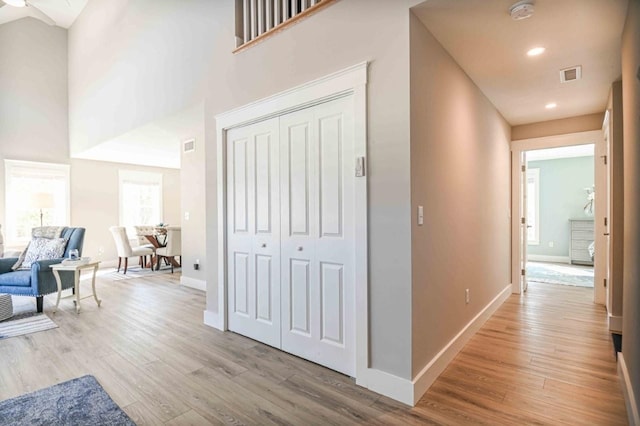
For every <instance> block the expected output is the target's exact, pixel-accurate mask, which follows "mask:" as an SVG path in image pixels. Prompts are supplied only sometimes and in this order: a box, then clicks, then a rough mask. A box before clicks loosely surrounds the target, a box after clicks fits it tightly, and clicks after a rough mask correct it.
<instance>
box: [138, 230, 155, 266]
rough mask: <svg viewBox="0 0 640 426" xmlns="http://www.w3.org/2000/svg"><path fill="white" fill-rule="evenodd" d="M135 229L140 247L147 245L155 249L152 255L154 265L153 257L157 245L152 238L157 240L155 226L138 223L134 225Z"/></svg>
mask: <svg viewBox="0 0 640 426" xmlns="http://www.w3.org/2000/svg"><path fill="white" fill-rule="evenodd" d="M133 229H134V230H135V231H136V238H137V239H138V247H146V248H150V249H151V250H153V255H152V257H151V265H152V266H153V257H154V256H155V254H156V246H155V245H154V244H153V241H152V239H153V240H154V241H155V227H154V226H149V225H138V226H134V227H133ZM147 237H151V238H147Z"/></svg>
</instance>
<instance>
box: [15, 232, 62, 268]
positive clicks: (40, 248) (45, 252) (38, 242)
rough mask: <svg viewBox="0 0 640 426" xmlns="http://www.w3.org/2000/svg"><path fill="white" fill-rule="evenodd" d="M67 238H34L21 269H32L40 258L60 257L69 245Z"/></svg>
mask: <svg viewBox="0 0 640 426" xmlns="http://www.w3.org/2000/svg"><path fill="white" fill-rule="evenodd" d="M67 241H68V240H67V239H66V238H33V239H32V240H31V243H30V244H29V248H28V250H27V254H26V255H25V257H24V261H23V262H22V265H21V266H20V269H30V268H31V264H32V263H33V262H36V261H38V260H49V259H60V258H62V256H64V250H65V248H66V247H67Z"/></svg>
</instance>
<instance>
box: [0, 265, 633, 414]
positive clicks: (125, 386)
mask: <svg viewBox="0 0 640 426" xmlns="http://www.w3.org/2000/svg"><path fill="white" fill-rule="evenodd" d="M127 275H130V274H127ZM133 275H136V274H135V273H132V274H131V277H128V278H126V279H118V280H113V277H118V278H122V276H121V275H119V276H118V275H115V274H106V275H104V276H102V277H101V278H100V279H99V283H98V292H99V296H100V297H101V298H102V299H103V302H102V307H101V308H99V309H98V308H97V307H96V306H95V303H93V301H92V300H91V299H87V300H84V301H83V305H82V306H83V311H82V313H81V314H80V315H79V316H77V315H76V314H75V312H74V310H73V304H72V302H71V301H70V300H66V301H63V303H62V309H61V310H60V311H59V312H58V313H56V314H52V312H51V304H52V301H54V298H53V297H49V298H46V299H45V312H47V313H48V314H49V315H50V316H51V317H52V318H53V319H54V320H55V322H56V323H57V324H58V325H59V326H60V327H59V328H57V329H54V330H49V331H45V332H40V333H34V334H31V335H27V336H21V337H16V338H11V339H5V340H0V400H3V399H6V398H11V397H14V396H17V395H21V394H23V393H26V392H30V391H34V390H37V389H40V388H44V387H47V386H50V385H53V384H56V383H59V382H62V381H65V380H69V379H72V378H74V377H79V376H81V375H84V374H92V375H94V376H95V377H96V378H97V379H98V381H99V382H100V383H101V384H102V385H103V387H104V388H105V389H106V391H107V392H108V393H109V394H110V395H111V396H112V398H113V399H114V400H115V402H116V403H117V404H118V405H120V406H121V407H122V408H123V409H124V410H125V411H126V412H127V413H128V414H129V415H130V416H131V417H132V418H133V420H134V421H135V422H136V423H138V424H139V425H144V424H151V425H156V424H167V425H205V424H229V423H230V424H234V425H240V424H247V425H250V424H259V425H270V424H278V425H281V424H297V425H329V424H367V425H369V424H377V425H383V424H397V425H405V424H449V425H461V424H487V425H501V424H505V425H521V424H549V425H558V424H589V425H618V424H620V425H623V424H626V414H625V409H624V402H623V399H622V395H621V391H620V384H619V381H618V377H617V375H616V364H615V358H614V356H613V352H612V348H611V344H610V341H609V336H608V333H607V330H606V325H605V314H604V311H603V309H601V308H599V307H596V306H594V305H593V304H592V303H591V302H590V298H591V294H592V290H589V289H584V288H572V287H566V286H553V285H540V284H534V285H531V286H530V289H529V292H528V293H527V294H526V295H525V296H523V297H520V296H512V297H511V298H510V299H508V300H507V302H505V304H504V305H503V306H502V307H501V308H500V309H499V311H498V312H497V313H496V314H495V315H494V316H493V317H492V318H491V319H490V320H489V321H488V322H487V323H486V325H485V326H484V327H483V328H482V329H481V330H480V332H479V333H478V334H477V335H476V336H475V337H474V338H473V339H472V340H471V341H470V342H469V344H468V345H467V346H466V347H465V348H464V350H463V351H462V352H461V353H460V354H459V356H458V357H457V358H456V359H455V360H454V361H453V362H452V363H451V365H450V366H449V367H448V368H447V370H446V371H445V372H444V373H443V374H442V375H441V376H440V378H439V379H438V380H437V381H436V382H435V384H434V385H433V386H432V387H431V389H430V390H429V391H428V392H427V394H426V395H425V396H424V397H423V398H422V400H421V401H420V403H419V404H418V405H417V406H416V407H414V408H409V407H406V406H403V405H401V404H398V403H395V402H394V401H392V400H390V399H388V398H385V397H381V396H379V395H377V394H375V393H372V392H369V391H367V390H366V389H363V388H360V387H358V386H355V385H354V384H353V382H352V380H351V379H349V378H347V377H345V376H342V375H340V374H338V373H335V372H332V371H330V370H327V369H325V368H322V367H320V366H317V365H315V364H312V363H309V362H306V361H303V360H301V359H298V358H296V357H294V356H290V355H287V354H285V353H282V352H280V351H277V350H275V349H272V348H270V347H267V346H264V345H262V344H260V343H257V342H255V341H252V340H250V339H247V338H244V337H242V336H238V335H235V334H233V333H221V332H219V331H217V330H214V329H212V328H210V327H207V326H204V325H203V324H202V315H203V313H202V312H203V310H204V306H205V300H204V296H203V294H202V293H200V292H198V291H196V290H191V289H187V288H182V287H179V286H178V285H177V283H178V278H179V275H178V274H174V275H171V274H156V273H154V274H151V273H148V274H144V273H141V274H137V275H138V277H133ZM140 275H143V277H140ZM85 285H86V284H85ZM87 294H88V293H87ZM0 419H1V413H0ZM0 423H1V421H0Z"/></svg>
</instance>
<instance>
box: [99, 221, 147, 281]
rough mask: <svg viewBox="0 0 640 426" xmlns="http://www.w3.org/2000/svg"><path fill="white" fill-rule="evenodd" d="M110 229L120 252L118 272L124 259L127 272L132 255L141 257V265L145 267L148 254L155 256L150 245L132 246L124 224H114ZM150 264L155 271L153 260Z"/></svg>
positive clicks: (125, 271)
mask: <svg viewBox="0 0 640 426" xmlns="http://www.w3.org/2000/svg"><path fill="white" fill-rule="evenodd" d="M109 231H111V235H113V240H114V241H115V243H116V250H117V252H118V272H120V266H121V264H122V259H124V273H125V274H126V273H127V266H128V263H129V258H130V257H140V261H141V265H142V267H144V265H146V263H147V256H153V250H152V249H150V248H148V247H140V246H139V247H131V243H129V237H127V229H126V228H125V227H124V226H112V227H111V228H109ZM149 264H150V265H151V270H152V271H153V261H150V262H149Z"/></svg>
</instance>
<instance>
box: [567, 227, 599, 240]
mask: <svg viewBox="0 0 640 426" xmlns="http://www.w3.org/2000/svg"><path fill="white" fill-rule="evenodd" d="M565 229H566V228H565ZM571 239H572V240H573V241H576V240H587V241H593V231H586V230H585V231H576V230H574V231H571Z"/></svg>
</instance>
